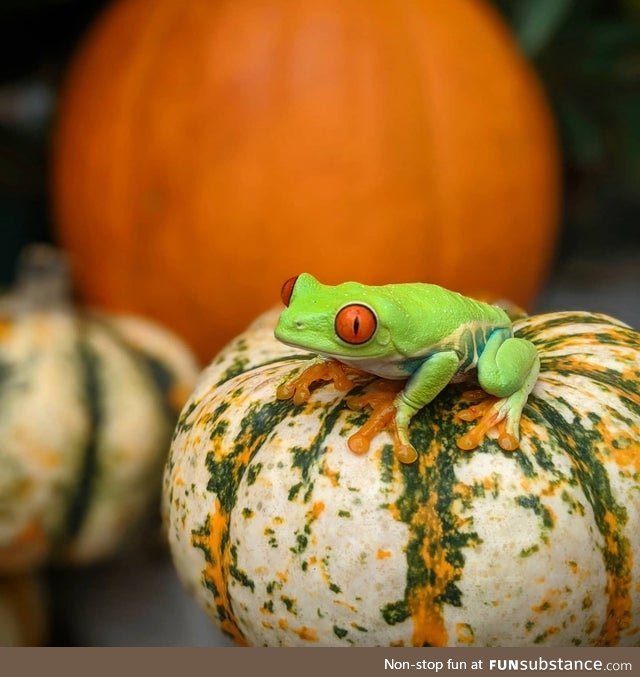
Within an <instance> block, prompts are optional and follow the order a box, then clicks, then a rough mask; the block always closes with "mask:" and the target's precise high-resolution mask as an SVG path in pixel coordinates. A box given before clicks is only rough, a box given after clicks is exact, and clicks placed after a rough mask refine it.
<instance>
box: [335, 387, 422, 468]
mask: <svg viewBox="0 0 640 677" xmlns="http://www.w3.org/2000/svg"><path fill="white" fill-rule="evenodd" d="M403 385H404V383H402V382H397V381H384V380H380V381H378V382H376V383H375V384H374V385H373V386H372V387H371V388H369V389H368V390H367V392H365V393H362V394H361V395H355V396H353V397H349V398H348V399H347V405H348V406H349V408H350V409H353V410H356V411H359V410H361V409H364V408H365V407H371V409H372V411H371V415H370V416H369V418H368V419H367V421H366V423H364V424H363V426H362V427H361V428H360V430H358V432H357V433H354V434H353V435H351V437H349V440H348V442H347V443H348V445H349V449H351V451H352V452H353V453H354V454H365V453H366V452H367V451H369V447H370V445H371V440H372V439H373V438H374V437H375V436H376V435H377V434H378V433H379V432H382V431H383V430H389V432H390V433H391V437H392V438H393V451H394V454H395V456H396V458H397V459H398V460H399V461H400V462H401V463H413V462H414V461H415V460H416V459H417V458H418V454H417V452H416V450H415V449H414V447H413V446H412V445H411V444H410V443H409V442H408V440H407V441H403V440H402V439H401V435H400V434H399V432H398V427H397V425H396V404H395V399H396V396H397V395H398V392H399V391H400V390H401V389H402V386H403Z"/></svg>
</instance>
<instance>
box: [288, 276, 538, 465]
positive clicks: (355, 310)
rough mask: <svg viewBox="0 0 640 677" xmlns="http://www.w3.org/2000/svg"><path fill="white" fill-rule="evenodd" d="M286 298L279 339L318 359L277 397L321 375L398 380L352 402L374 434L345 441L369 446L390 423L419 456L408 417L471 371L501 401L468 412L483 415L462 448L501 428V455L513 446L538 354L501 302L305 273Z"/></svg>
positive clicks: (400, 449)
mask: <svg viewBox="0 0 640 677" xmlns="http://www.w3.org/2000/svg"><path fill="white" fill-rule="evenodd" d="M281 296H282V300H283V302H284V304H285V306H286V308H285V309H284V310H283V312H282V313H281V315H280V318H279V320H278V324H277V326H276V329H275V336H276V338H277V339H278V340H280V341H282V342H283V343H285V344H287V345H291V346H294V347H297V348H303V349H305V350H309V351H311V352H313V353H315V354H317V355H318V358H317V359H315V360H314V361H313V363H312V364H311V366H309V367H308V368H307V369H305V370H304V371H303V372H302V373H301V374H299V375H297V376H296V377H294V378H292V379H290V380H288V381H286V382H285V383H283V384H282V385H281V386H280V387H279V388H278V392H277V396H278V398H280V399H289V398H293V399H294V401H295V402H296V403H298V404H301V403H303V402H305V401H306V400H307V399H308V397H309V396H310V386H311V385H312V384H313V383H315V382H317V381H333V382H334V385H335V386H336V387H337V388H338V389H341V390H349V389H350V388H351V387H353V386H354V383H353V382H352V381H351V379H350V378H349V376H350V375H351V374H353V373H357V372H365V373H366V374H373V375H376V376H379V377H382V378H383V379H390V380H391V381H395V382H397V384H398V385H397V386H396V387H393V385H392V384H391V385H388V387H385V385H384V384H383V385H382V387H380V388H378V389H377V390H376V389H374V390H373V391H372V393H370V394H365V395H362V396H357V397H355V398H353V401H352V405H353V406H354V407H355V408H361V407H363V406H365V405H370V406H372V407H373V413H372V415H371V418H370V420H369V421H368V423H367V424H365V426H367V430H368V433H369V435H368V436H367V435H361V436H358V435H354V436H353V437H352V438H351V439H350V442H349V446H350V447H351V449H352V450H353V451H355V452H357V453H362V452H363V451H366V449H367V448H368V443H369V437H370V436H371V435H372V434H375V433H376V432H378V431H380V430H382V429H384V428H387V427H390V428H391V433H392V435H393V438H394V446H395V453H396V456H397V457H398V459H399V460H400V461H402V462H404V463H411V462H413V461H415V460H416V458H417V452H416V450H415V449H414V447H413V446H412V445H411V442H410V440H409V423H410V421H411V419H412V417H413V416H414V415H415V414H416V413H417V412H418V411H419V410H420V409H422V408H423V407H424V406H425V405H427V404H428V403H429V402H431V401H432V400H433V399H434V398H435V397H436V396H437V395H438V393H440V391H441V390H442V389H443V388H444V387H445V386H446V385H447V384H448V383H450V382H452V381H455V380H460V379H461V377H463V376H464V375H465V374H466V373H467V372H470V371H472V370H475V371H476V372H477V373H476V376H477V381H478V383H479V385H480V387H481V388H482V390H483V391H485V392H486V393H488V394H489V395H493V396H495V398H497V399H495V400H491V401H490V402H489V403H487V406H485V407H484V408H482V410H481V411H480V413H478V411H479V410H478V409H477V408H474V407H471V408H470V409H469V410H468V411H469V414H468V416H467V417H463V418H464V420H472V419H474V418H478V417H480V416H482V420H481V421H480V423H478V424H477V425H476V426H475V428H474V429H473V430H471V431H470V432H469V433H467V434H466V435H464V436H463V437H461V438H460V439H459V440H458V441H457V443H458V446H459V447H460V448H462V449H467V450H468V449H473V448H475V447H476V446H478V444H479V443H480V442H481V440H482V439H483V437H484V435H485V433H486V432H487V431H488V430H490V429H491V428H493V427H497V428H498V431H499V437H498V443H499V445H500V446H501V447H502V448H503V449H504V450H505V451H513V450H515V449H517V447H518V445H519V438H520V417H521V415H522V410H523V408H524V405H525V403H526V401H527V398H528V397H529V393H530V392H531V390H532V389H533V387H534V385H535V383H536V380H537V378H538V373H539V370H540V359H539V357H538V353H537V350H536V348H535V346H534V345H533V344H532V343H531V342H530V341H527V340H525V339H521V338H515V337H514V336H513V327H512V322H511V319H510V318H509V316H508V315H507V313H506V312H505V311H504V310H502V309H501V308H499V307H497V306H493V305H490V304H488V303H482V302H480V301H476V300H474V299H471V298H467V297H465V296H462V295H461V294H458V293H456V292H452V291H449V290H447V289H443V288H442V287H439V286H436V285H432V284H423V283H415V284H413V283H411V284H388V285H384V286H367V285H363V284H359V283H357V282H345V283H343V284H338V285H335V286H328V285H324V284H321V283H320V282H318V280H316V279H315V278H314V277H313V276H312V275H309V274H308V273H302V274H301V275H299V276H297V277H294V278H291V279H289V280H287V281H286V282H285V284H284V285H283V287H282V291H281ZM405 381H406V382H405ZM363 427H364V426H363Z"/></svg>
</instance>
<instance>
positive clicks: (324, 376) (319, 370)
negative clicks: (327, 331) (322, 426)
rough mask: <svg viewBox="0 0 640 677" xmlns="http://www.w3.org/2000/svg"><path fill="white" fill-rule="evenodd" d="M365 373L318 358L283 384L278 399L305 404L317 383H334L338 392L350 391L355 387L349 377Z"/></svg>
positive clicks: (279, 387)
mask: <svg viewBox="0 0 640 677" xmlns="http://www.w3.org/2000/svg"><path fill="white" fill-rule="evenodd" d="M363 373H364V372H361V371H359V370H358V369H354V368H353V367H349V366H348V365H346V364H343V363H342V362H338V361H337V360H331V359H327V358H325V357H316V358H314V359H313V360H311V363H310V365H309V366H308V367H306V368H305V369H304V370H303V371H302V373H300V374H298V375H296V376H293V377H291V378H289V379H287V380H286V381H285V382H284V383H281V384H280V386H278V389H277V390H276V397H277V398H278V399H279V400H289V399H293V403H294V404H304V403H305V402H306V401H307V400H308V399H309V397H310V396H311V387H312V386H313V385H314V384H315V383H318V382H327V381H332V382H333V385H334V386H335V388H336V389H337V390H344V391H348V390H351V388H353V387H354V385H355V384H354V383H353V381H352V380H351V379H350V378H349V376H350V375H359V374H363Z"/></svg>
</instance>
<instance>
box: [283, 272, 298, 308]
mask: <svg viewBox="0 0 640 677" xmlns="http://www.w3.org/2000/svg"><path fill="white" fill-rule="evenodd" d="M297 279H298V276H297V275H296V276H295V277H290V278H289V279H288V280H287V281H286V282H285V283H284V284H283V285H282V288H281V289H280V298H281V299H282V303H284V305H285V306H288V305H289V302H290V301H291V294H293V288H294V287H295V286H296V281H297Z"/></svg>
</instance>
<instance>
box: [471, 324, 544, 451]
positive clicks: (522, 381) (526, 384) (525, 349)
mask: <svg viewBox="0 0 640 677" xmlns="http://www.w3.org/2000/svg"><path fill="white" fill-rule="evenodd" d="M539 372H540V358H539V356H538V351H537V350H536V347H535V346H534V345H533V343H531V342H530V341H527V340H525V339H520V338H513V337H511V336H510V335H509V333H508V332H506V331H501V330H498V331H495V332H494V333H493V334H491V336H490V337H489V340H488V341H487V343H486V345H485V347H484V350H483V351H482V354H481V355H480V357H479V359H478V381H479V383H480V386H481V387H482V389H483V390H484V391H486V392H487V393H489V394H490V395H495V396H496V397H497V398H498V400H497V401H495V402H494V403H492V404H491V405H490V406H487V407H484V411H482V409H483V408H482V407H477V406H476V407H471V409H470V410H467V412H461V415H460V418H462V419H463V420H470V419H471V418H476V415H475V414H474V410H477V411H478V412H479V414H478V415H481V416H482V418H481V420H480V422H479V423H478V424H477V425H476V426H475V427H474V428H473V429H472V430H471V431H470V432H468V433H467V434H466V435H464V436H463V437H461V438H460V439H459V440H458V446H459V447H460V448H461V449H465V450H471V449H475V447H477V446H478V445H479V444H480V443H481V442H482V440H483V438H484V436H485V434H486V433H487V432H488V431H489V430H490V429H491V428H493V427H495V426H498V427H499V429H500V433H499V436H498V444H499V445H500V446H501V447H502V448H503V449H504V450H505V451H514V450H515V449H517V448H518V445H519V441H520V418H521V416H522V410H523V409H524V405H525V404H526V402H527V399H528V397H529V393H530V392H531V391H532V390H533V387H534V385H535V384H536V381H537V379H538V374H539ZM465 413H466V414H470V415H466V416H465ZM499 424H500V425H499Z"/></svg>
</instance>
